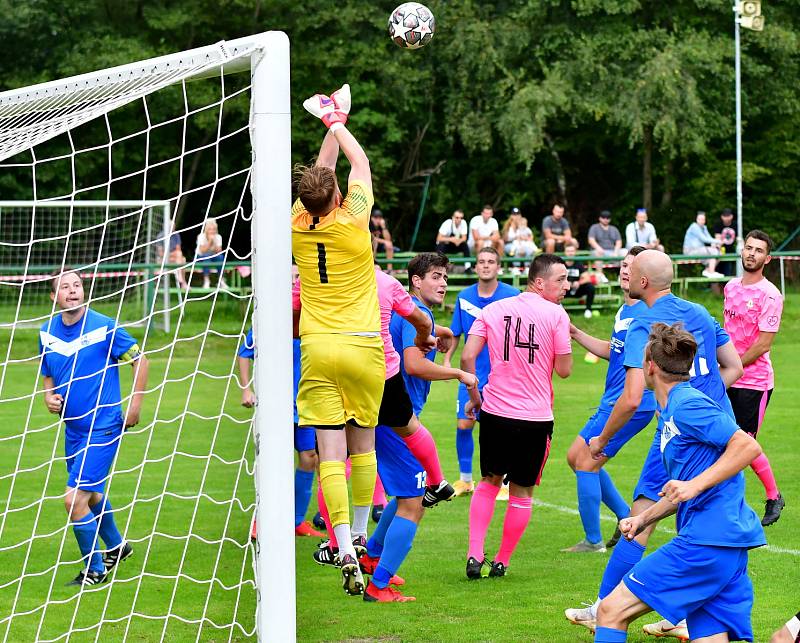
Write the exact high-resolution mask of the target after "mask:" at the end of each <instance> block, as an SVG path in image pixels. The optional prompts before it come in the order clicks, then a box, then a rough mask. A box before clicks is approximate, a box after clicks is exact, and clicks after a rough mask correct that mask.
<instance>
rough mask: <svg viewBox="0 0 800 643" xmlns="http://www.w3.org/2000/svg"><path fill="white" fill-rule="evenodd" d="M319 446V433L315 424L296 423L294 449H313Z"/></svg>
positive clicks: (299, 450) (298, 450)
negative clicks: (315, 428) (300, 424)
mask: <svg viewBox="0 0 800 643" xmlns="http://www.w3.org/2000/svg"><path fill="white" fill-rule="evenodd" d="M316 448H317V433H316V431H315V430H314V427H313V426H297V422H295V424H294V450H295V451H297V452H298V453H300V452H302V451H313V450H314V449H316Z"/></svg>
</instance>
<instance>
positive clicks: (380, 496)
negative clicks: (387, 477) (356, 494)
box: [372, 473, 387, 522]
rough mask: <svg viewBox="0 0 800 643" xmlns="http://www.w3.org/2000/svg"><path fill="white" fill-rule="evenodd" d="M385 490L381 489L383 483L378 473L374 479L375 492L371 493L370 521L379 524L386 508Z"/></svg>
mask: <svg viewBox="0 0 800 643" xmlns="http://www.w3.org/2000/svg"><path fill="white" fill-rule="evenodd" d="M386 504H387V500H386V490H385V489H384V488H383V481H382V480H381V475H380V473H379V474H378V475H377V476H376V478H375V491H373V492H372V520H373V522H380V519H381V515H383V509H384V507H386Z"/></svg>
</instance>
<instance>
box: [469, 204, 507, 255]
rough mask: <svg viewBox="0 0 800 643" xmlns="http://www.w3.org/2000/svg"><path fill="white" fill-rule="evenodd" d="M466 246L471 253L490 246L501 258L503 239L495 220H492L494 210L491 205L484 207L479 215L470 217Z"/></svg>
mask: <svg viewBox="0 0 800 643" xmlns="http://www.w3.org/2000/svg"><path fill="white" fill-rule="evenodd" d="M467 244H469V249H470V250H471V251H473V252H477V251H478V250H480V249H481V248H485V247H486V246H491V247H493V248H494V249H495V250H497V254H498V255H500V256H501V257H502V256H503V251H504V248H503V239H502V238H501V237H500V226H499V225H498V224H497V219H495V218H494V208H493V207H492V206H491V205H484V206H483V210H481V213H480V214H479V215H477V216H474V217H472V220H471V221H470V222H469V238H468V239H467Z"/></svg>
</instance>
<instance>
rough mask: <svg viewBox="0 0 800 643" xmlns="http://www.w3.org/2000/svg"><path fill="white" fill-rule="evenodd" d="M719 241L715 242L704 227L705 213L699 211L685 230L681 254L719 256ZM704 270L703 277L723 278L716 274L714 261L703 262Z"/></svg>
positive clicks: (715, 261) (715, 262)
mask: <svg viewBox="0 0 800 643" xmlns="http://www.w3.org/2000/svg"><path fill="white" fill-rule="evenodd" d="M719 245H720V243H719V241H717V240H716V239H715V238H714V237H712V236H711V234H710V233H709V231H708V228H707V227H706V213H705V212H703V211H699V212H698V213H697V216H696V217H695V220H694V223H692V224H691V225H690V226H689V227H688V228H687V229H686V234H685V235H684V237H683V254H685V255H699V256H706V255H718V254H719ZM703 264H704V265H705V270H703V276H704V277H708V278H712V279H713V278H716V277H724V276H725V275H723V274H721V273H719V272H717V271H716V270H715V269H716V267H717V260H716V259H707V260H705V261H704V262H703Z"/></svg>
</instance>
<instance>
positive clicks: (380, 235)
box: [369, 208, 394, 271]
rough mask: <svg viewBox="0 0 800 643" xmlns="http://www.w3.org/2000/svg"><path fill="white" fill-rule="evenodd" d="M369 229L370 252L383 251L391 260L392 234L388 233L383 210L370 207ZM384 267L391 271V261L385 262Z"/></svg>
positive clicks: (392, 253) (392, 255)
mask: <svg viewBox="0 0 800 643" xmlns="http://www.w3.org/2000/svg"><path fill="white" fill-rule="evenodd" d="M369 231H370V233H371V234H372V252H374V253H377V252H383V253H384V254H385V255H386V258H387V259H389V260H391V259H392V258H393V257H394V243H392V235H391V234H389V228H388V226H387V225H386V219H384V218H383V212H381V211H380V210H378V208H373V209H372V214H371V215H370V218H369ZM386 268H387V270H390V271H391V270H392V268H393V266H392V264H391V263H387V264H386Z"/></svg>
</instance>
